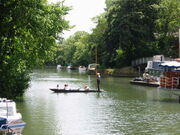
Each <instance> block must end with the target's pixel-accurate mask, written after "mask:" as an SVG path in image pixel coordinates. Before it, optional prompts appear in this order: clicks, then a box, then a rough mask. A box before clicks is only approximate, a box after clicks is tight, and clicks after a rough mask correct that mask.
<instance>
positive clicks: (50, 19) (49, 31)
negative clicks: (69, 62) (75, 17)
mask: <svg viewBox="0 0 180 135" xmlns="http://www.w3.org/2000/svg"><path fill="white" fill-rule="evenodd" d="M68 10H69V8H68V7H66V6H63V3H57V4H52V5H49V4H48V3H47V1H45V0H38V1H37V0H22V1H19V0H2V1H0V13H1V15H0V30H1V32H0V74H1V78H0V96H1V97H7V98H15V97H17V96H22V95H23V93H24V91H25V89H26V88H27V87H28V82H29V76H28V75H29V72H30V70H31V69H32V68H33V67H34V66H35V65H39V64H41V63H43V62H44V61H45V59H49V58H50V56H51V55H52V54H53V53H52V51H53V50H54V48H55V46H56V42H55V40H56V39H57V38H58V36H59V33H61V32H62V31H63V30H64V29H67V28H68V22H67V21H66V20H64V15H66V14H67V12H68Z"/></svg>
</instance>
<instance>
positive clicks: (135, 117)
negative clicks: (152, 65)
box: [17, 68, 180, 135]
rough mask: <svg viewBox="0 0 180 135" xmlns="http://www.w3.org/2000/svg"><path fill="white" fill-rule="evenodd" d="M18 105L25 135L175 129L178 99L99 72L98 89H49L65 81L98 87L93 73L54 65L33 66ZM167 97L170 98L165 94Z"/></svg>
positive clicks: (165, 134)
mask: <svg viewBox="0 0 180 135" xmlns="http://www.w3.org/2000/svg"><path fill="white" fill-rule="evenodd" d="M31 78H32V80H31V82H30V88H29V89H28V90H27V91H26V93H25V95H24V101H23V102H18V103H17V108H18V110H19V112H20V113H21V114H22V116H23V120H24V121H25V122H26V127H25V129H24V134H23V135H178V134H180V124H179V122H180V104H179V103H178V100H177V99H176V97H173V98H172V97H169V95H168V94H167V93H164V92H162V91H160V90H158V89H157V88H151V87H144V86H137V85H132V84H129V80H130V79H131V78H117V77H102V79H101V88H102V89H104V90H105V92H102V93H68V94H63V93H59V94H57V93H53V92H52V91H50V90H49V88H54V87H56V86H57V84H59V87H63V85H64V84H65V83H67V84H69V86H70V87H74V88H79V87H83V86H84V85H88V86H89V87H90V88H96V79H95V76H93V75H91V76H90V75H87V74H86V73H79V72H78V71H66V70H56V69H55V68H48V69H41V70H34V72H33V73H32V75H31ZM168 97H169V98H168Z"/></svg>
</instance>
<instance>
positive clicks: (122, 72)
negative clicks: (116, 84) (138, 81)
mask: <svg viewBox="0 0 180 135" xmlns="http://www.w3.org/2000/svg"><path fill="white" fill-rule="evenodd" d="M100 72H101V73H102V74H103V75H107V76H116V77H135V76H138V72H137V71H136V70H135V69H133V68H132V67H123V68H120V69H101V70H100Z"/></svg>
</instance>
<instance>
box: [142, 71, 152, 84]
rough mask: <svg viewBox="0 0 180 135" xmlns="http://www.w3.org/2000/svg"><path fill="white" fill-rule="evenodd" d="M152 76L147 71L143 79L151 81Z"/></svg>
mask: <svg viewBox="0 0 180 135" xmlns="http://www.w3.org/2000/svg"><path fill="white" fill-rule="evenodd" d="M150 78H151V76H150V75H149V73H148V72H145V73H144V74H143V79H144V80H145V81H147V82H149V81H150Z"/></svg>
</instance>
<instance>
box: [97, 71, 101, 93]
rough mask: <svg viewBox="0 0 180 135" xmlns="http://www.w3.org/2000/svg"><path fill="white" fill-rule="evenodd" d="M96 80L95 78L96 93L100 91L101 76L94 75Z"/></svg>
mask: <svg viewBox="0 0 180 135" xmlns="http://www.w3.org/2000/svg"><path fill="white" fill-rule="evenodd" d="M96 78H97V88H98V91H100V82H101V75H100V73H97V74H96Z"/></svg>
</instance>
